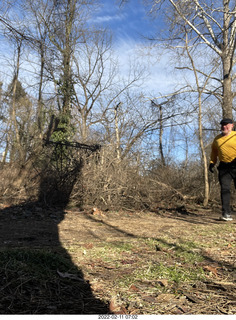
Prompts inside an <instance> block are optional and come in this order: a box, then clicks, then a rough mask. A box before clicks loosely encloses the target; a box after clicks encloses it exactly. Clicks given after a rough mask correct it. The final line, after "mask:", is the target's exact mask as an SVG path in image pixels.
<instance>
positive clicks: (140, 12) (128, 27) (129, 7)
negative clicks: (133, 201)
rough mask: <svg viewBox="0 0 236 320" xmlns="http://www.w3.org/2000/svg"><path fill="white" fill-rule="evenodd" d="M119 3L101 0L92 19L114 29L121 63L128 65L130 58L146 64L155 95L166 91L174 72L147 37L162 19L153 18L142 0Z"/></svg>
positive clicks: (128, 0)
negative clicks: (148, 14)
mask: <svg viewBox="0 0 236 320" xmlns="http://www.w3.org/2000/svg"><path fill="white" fill-rule="evenodd" d="M119 2H120V1H119V0H101V3H102V5H103V6H102V8H101V9H100V10H99V11H98V12H96V15H95V16H94V18H93V19H94V20H93V22H94V23H97V24H98V25H101V26H103V27H106V28H108V29H111V30H112V32H113V41H114V48H115V50H116V54H117V56H118V57H119V59H120V61H121V65H122V66H128V60H130V58H133V60H135V61H137V62H139V63H141V64H142V65H145V68H146V70H147V72H149V73H150V76H149V78H148V79H147V80H146V82H145V86H146V87H147V88H148V90H149V91H152V92H155V94H156V95H158V94H160V93H161V92H162V93H163V94H164V93H166V92H167V91H169V88H170V86H173V75H172V73H171V72H170V70H168V65H169V58H168V56H167V55H166V54H165V55H163V54H162V51H160V49H159V48H157V47H156V48H154V47H153V44H154V43H153V42H152V43H151V41H149V40H147V37H148V36H149V37H150V36H154V34H155V32H158V31H159V32H161V29H162V28H163V24H161V19H160V18H159V17H158V19H156V20H155V21H154V20H151V18H150V17H148V16H147V12H146V8H145V7H144V5H143V3H142V0H127V2H126V3H125V5H122V6H119ZM151 44H152V48H151V49H150V47H149V46H150V45H151ZM143 90H145V88H143Z"/></svg>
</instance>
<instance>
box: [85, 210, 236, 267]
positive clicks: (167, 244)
mask: <svg viewBox="0 0 236 320" xmlns="http://www.w3.org/2000/svg"><path fill="white" fill-rule="evenodd" d="M88 219H90V220H93V221H97V220H96V218H94V217H93V216H89V217H88ZM172 219H173V217H172ZM99 223H103V224H104V225H105V226H106V227H107V228H108V229H110V230H113V232H114V233H120V234H123V235H125V236H127V237H130V238H131V239H144V240H145V239H150V237H149V236H137V235H136V234H134V233H131V232H127V231H125V230H123V229H121V228H119V227H117V226H113V225H111V224H110V223H108V222H106V221H104V220H99ZM152 239H153V240H155V241H157V242H158V243H160V244H162V245H164V246H165V247H170V248H174V250H175V251H178V252H182V253H184V252H186V253H189V254H194V253H195V250H191V249H186V248H185V247H184V245H183V246H182V245H181V244H176V243H172V242H168V241H166V240H164V239H163V238H158V237H153V238H152ZM194 249H196V248H194ZM198 249H199V250H200V251H201V252H200V253H199V255H201V256H202V257H203V258H204V259H205V260H206V261H208V262H209V263H212V264H219V265H221V266H224V267H226V268H227V269H228V270H229V271H232V272H234V273H235V272H236V268H235V265H234V264H230V263H225V262H222V261H218V260H216V259H214V258H212V257H210V256H208V255H207V254H206V253H205V252H202V250H201V249H200V248H198ZM156 250H157V251H159V248H158V247H157V248H156Z"/></svg>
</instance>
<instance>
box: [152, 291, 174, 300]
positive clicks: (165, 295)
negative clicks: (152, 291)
mask: <svg viewBox="0 0 236 320" xmlns="http://www.w3.org/2000/svg"><path fill="white" fill-rule="evenodd" d="M174 298H175V295H174V294H171V293H161V294H159V295H158V296H157V298H156V301H157V302H169V301H171V300H173V299H174Z"/></svg>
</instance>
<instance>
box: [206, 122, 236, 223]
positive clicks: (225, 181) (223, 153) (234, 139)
mask: <svg viewBox="0 0 236 320" xmlns="http://www.w3.org/2000/svg"><path fill="white" fill-rule="evenodd" d="M220 124H221V134H219V135H217V136H216V137H215V139H214V141H213V143H212V148H211V159H210V165H209V170H210V171H211V172H214V171H213V168H214V166H215V164H216V162H217V158H218V159H219V161H220V164H219V166H218V171H219V172H218V174H219V182H220V187H221V203H222V217H221V220H224V221H231V220H233V219H232V217H231V209H230V189H231V182H232V180H234V185H235V188H236V131H233V127H234V123H233V120H232V119H223V120H221V122H220Z"/></svg>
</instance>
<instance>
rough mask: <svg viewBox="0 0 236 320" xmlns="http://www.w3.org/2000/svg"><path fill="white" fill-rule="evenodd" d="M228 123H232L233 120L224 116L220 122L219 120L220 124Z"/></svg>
mask: <svg viewBox="0 0 236 320" xmlns="http://www.w3.org/2000/svg"><path fill="white" fill-rule="evenodd" d="M228 123H232V124H233V120H232V119H229V118H226V119H223V120H221V122H220V124H228Z"/></svg>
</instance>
